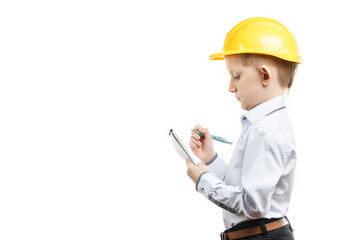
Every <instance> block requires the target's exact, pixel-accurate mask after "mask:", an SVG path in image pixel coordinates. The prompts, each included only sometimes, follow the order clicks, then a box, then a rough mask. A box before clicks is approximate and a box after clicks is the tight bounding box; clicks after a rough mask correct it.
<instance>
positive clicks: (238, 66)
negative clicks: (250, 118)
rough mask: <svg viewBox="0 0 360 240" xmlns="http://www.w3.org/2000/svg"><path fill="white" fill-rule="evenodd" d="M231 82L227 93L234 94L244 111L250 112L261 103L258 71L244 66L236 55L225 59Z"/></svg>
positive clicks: (261, 83)
mask: <svg viewBox="0 0 360 240" xmlns="http://www.w3.org/2000/svg"><path fill="white" fill-rule="evenodd" d="M225 62H226V67H227V70H228V72H229V73H230V76H231V80H230V85H229V92H231V93H234V94H235V97H236V98H237V100H238V101H240V102H241V107H242V109H244V110H247V111H249V110H251V109H252V108H254V107H255V106H257V105H259V104H260V103H262V102H263V95H264V92H263V91H264V89H263V81H262V78H261V74H260V71H259V70H257V69H256V68H255V67H252V66H244V65H243V64H242V62H241V59H240V58H239V57H237V56H236V55H229V56H226V57H225Z"/></svg>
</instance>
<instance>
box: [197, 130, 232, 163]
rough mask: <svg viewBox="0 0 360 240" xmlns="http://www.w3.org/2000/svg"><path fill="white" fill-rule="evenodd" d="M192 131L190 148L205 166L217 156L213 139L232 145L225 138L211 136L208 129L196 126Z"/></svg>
mask: <svg viewBox="0 0 360 240" xmlns="http://www.w3.org/2000/svg"><path fill="white" fill-rule="evenodd" d="M191 131H192V132H191V137H190V140H191V141H190V148H191V150H192V152H193V153H194V154H195V156H197V157H198V158H199V159H200V160H201V162H203V163H205V164H206V163H208V162H210V161H211V160H212V159H213V158H214V157H215V156H216V152H215V150H214V147H213V143H212V139H214V140H217V141H220V142H224V143H229V144H231V143H230V142H229V141H227V140H226V139H224V138H221V137H217V136H213V135H211V134H210V132H209V130H208V129H207V128H202V127H200V126H199V125H196V126H195V127H194V128H193V129H192V130H191Z"/></svg>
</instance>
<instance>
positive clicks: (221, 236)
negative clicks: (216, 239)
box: [220, 232, 228, 240]
mask: <svg viewBox="0 0 360 240" xmlns="http://www.w3.org/2000/svg"><path fill="white" fill-rule="evenodd" d="M220 239H221V240H228V236H227V235H226V233H224V232H222V233H220Z"/></svg>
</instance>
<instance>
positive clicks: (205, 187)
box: [196, 172, 221, 198]
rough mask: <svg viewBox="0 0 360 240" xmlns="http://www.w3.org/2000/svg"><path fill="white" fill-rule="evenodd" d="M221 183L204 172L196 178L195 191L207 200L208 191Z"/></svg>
mask: <svg viewBox="0 0 360 240" xmlns="http://www.w3.org/2000/svg"><path fill="white" fill-rule="evenodd" d="M217 183H221V180H220V179H218V178H217V177H215V176H214V175H212V174H211V173H209V172H204V173H202V174H201V175H200V177H199V178H198V181H197V183H196V191H198V192H199V193H201V194H202V195H204V196H205V197H206V198H209V193H210V190H211V189H212V188H213V187H214V186H215V185H216V184H217Z"/></svg>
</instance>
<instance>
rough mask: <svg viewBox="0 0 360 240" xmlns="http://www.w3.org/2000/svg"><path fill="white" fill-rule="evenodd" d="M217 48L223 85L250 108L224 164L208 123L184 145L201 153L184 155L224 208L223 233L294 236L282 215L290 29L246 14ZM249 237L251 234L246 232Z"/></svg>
mask: <svg viewBox="0 0 360 240" xmlns="http://www.w3.org/2000/svg"><path fill="white" fill-rule="evenodd" d="M223 50H224V51H223V52H221V53H217V54H213V55H211V56H210V60H221V59H225V62H226V67H227V70H228V72H229V73H230V76H231V80H230V85H229V92H231V93H233V94H234V95H235V97H236V98H237V100H238V101H240V102H241V107H242V108H243V109H244V110H247V111H248V112H247V113H246V114H245V115H243V116H242V117H241V119H240V121H241V124H242V133H241V136H240V137H239V139H238V141H237V143H236V146H235V149H234V153H233V156H232V158H231V161H230V163H229V166H228V165H227V164H226V163H225V162H224V161H223V160H222V159H221V158H220V157H219V156H218V155H217V153H216V152H215V150H214V148H213V145H212V140H211V137H210V133H209V130H208V129H206V128H202V127H200V126H199V125H196V126H195V127H194V130H199V131H200V132H201V133H203V134H204V137H201V136H200V135H198V134H196V133H192V136H191V141H190V147H191V149H192V151H193V153H194V154H195V155H196V156H197V157H198V158H199V159H200V160H201V163H200V164H198V165H197V166H194V165H193V164H191V163H190V161H189V160H188V161H187V166H188V170H187V174H188V175H189V177H190V178H191V179H192V180H193V181H194V182H195V183H196V190H197V191H198V192H200V193H201V194H203V195H204V196H205V197H206V198H208V199H209V200H210V201H212V202H213V203H215V204H216V205H218V206H219V207H221V208H223V219H224V224H225V227H226V230H225V231H224V232H223V233H221V239H230V240H231V239H250V238H251V237H255V238H256V239H268V240H271V239H277V240H281V239H286V240H290V239H294V236H293V229H292V228H291V225H290V223H289V221H288V219H287V218H286V212H287V210H288V206H289V201H290V196H291V192H292V188H293V178H294V170H295V165H296V150H295V141H294V135H293V131H292V127H291V124H290V121H289V118H288V115H287V112H286V106H285V97H284V93H285V90H286V89H290V87H291V85H292V83H293V78H294V75H295V72H296V69H297V65H298V63H300V60H301V58H300V55H299V53H298V48H297V44H296V41H295V38H294V36H293V35H292V34H291V32H290V31H289V30H288V29H287V28H286V27H285V26H284V25H282V24H281V23H280V22H278V21H276V20H273V19H270V18H251V19H247V20H245V21H243V22H241V23H239V24H237V25H236V26H235V27H234V28H233V29H232V30H231V31H230V32H229V33H228V34H227V36H226V39H225V44H224V48H223ZM251 239H252V238H251Z"/></svg>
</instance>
